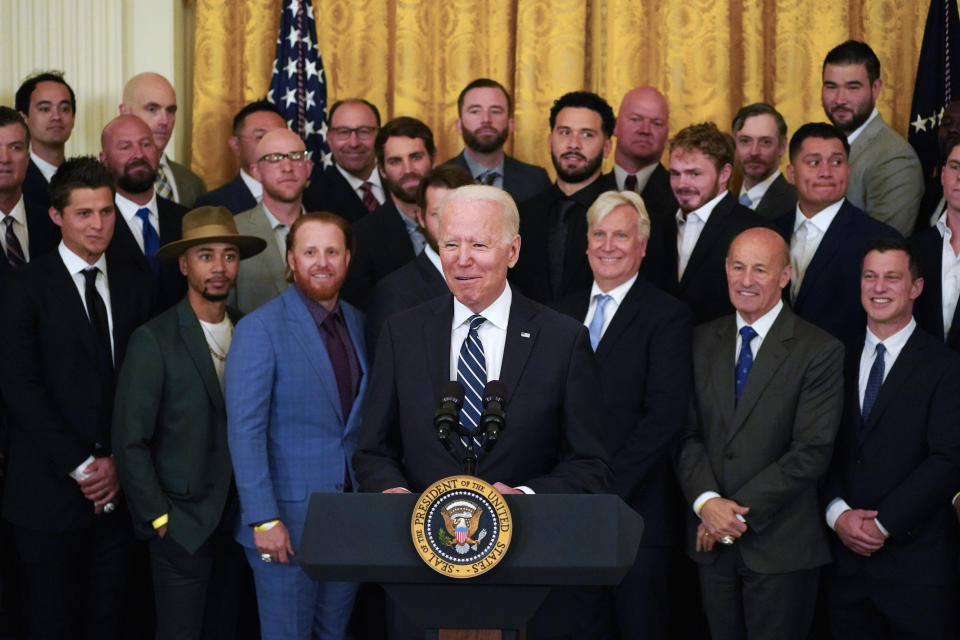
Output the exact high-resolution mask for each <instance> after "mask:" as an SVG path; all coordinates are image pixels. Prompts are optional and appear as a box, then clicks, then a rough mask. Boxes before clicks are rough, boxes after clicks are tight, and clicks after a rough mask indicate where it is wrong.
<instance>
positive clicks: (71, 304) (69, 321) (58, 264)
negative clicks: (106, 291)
mask: <svg viewBox="0 0 960 640" xmlns="http://www.w3.org/2000/svg"><path fill="white" fill-rule="evenodd" d="M49 267H50V277H49V278H46V279H45V280H46V281H47V282H48V283H49V293H50V296H51V297H52V298H53V299H56V300H62V301H63V308H64V314H65V317H64V320H65V323H64V324H65V326H72V327H76V329H77V333H78V334H79V335H80V340H81V341H82V342H83V346H84V348H85V349H86V350H87V354H88V356H89V358H90V361H91V362H93V361H94V358H95V357H96V354H97V346H96V344H95V342H94V334H93V329H92V327H91V326H90V320H89V318H87V312H86V311H85V310H84V306H83V301H82V300H81V298H80V292H79V291H77V285H76V284H75V283H74V281H73V277H72V276H71V275H70V272H69V271H67V267H66V265H65V264H64V263H63V259H62V258H61V257H60V254H59V253H55V254H54V255H51V261H50V264H49ZM112 303H113V300H112V298H111V304H112ZM114 342H116V319H114Z"/></svg>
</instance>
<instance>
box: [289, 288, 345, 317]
mask: <svg viewBox="0 0 960 640" xmlns="http://www.w3.org/2000/svg"><path fill="white" fill-rule="evenodd" d="M293 288H294V289H296V290H297V293H298V294H299V295H300V299H301V300H303V304H304V306H306V307H307V312H308V313H309V314H310V316H311V317H313V321H314V322H315V323H316V324H317V326H318V327H319V326H320V325H321V324H323V323H324V321H325V320H326V319H327V316H328V315H330V314H331V313H332V314H339V315H340V319H341V320H343V314H342V313H341V311H340V298H339V297H337V301H336V303H335V304H334V305H333V310H332V311H327V310H326V309H325V308H324V307H323V305H321V304H320V303H319V302H317V301H316V300H314V299H313V298H311V297H310V296H308V295H306V294H305V293H304V292H303V291H301V290H300V287H298V286H297V285H296V284H294V285H293Z"/></svg>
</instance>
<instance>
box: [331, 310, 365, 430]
mask: <svg viewBox="0 0 960 640" xmlns="http://www.w3.org/2000/svg"><path fill="white" fill-rule="evenodd" d="M340 308H341V309H342V310H343V317H344V319H345V320H346V324H347V333H349V334H350V343H351V344H352V345H353V350H354V352H355V353H356V354H357V364H358V366H359V367H360V381H359V384H358V385H357V398H362V397H363V392H364V389H365V388H366V386H367V378H368V377H369V375H368V372H367V347H366V343H365V342H364V340H363V336H364V333H363V317H362V316H361V315H360V313H358V312H357V311H356V310H355V309H354V308H353V307H351V306H350V305H348V304H346V303H344V302H343V301H342V300H341V301H340ZM330 368H331V369H332V368H333V364H332V363H331V365H330ZM338 394H339V390H338ZM357 398H355V399H354V400H355V402H354V407H355V408H356V404H357V403H356V399H357ZM339 400H340V396H339V395H338V396H337V401H338V403H339ZM358 415H360V412H359V411H355V410H354V409H351V410H350V415H349V416H348V417H347V424H346V427H347V428H346V430H345V432H346V431H350V430H352V429H353V428H355V426H356V423H357V420H355V419H354V416H358Z"/></svg>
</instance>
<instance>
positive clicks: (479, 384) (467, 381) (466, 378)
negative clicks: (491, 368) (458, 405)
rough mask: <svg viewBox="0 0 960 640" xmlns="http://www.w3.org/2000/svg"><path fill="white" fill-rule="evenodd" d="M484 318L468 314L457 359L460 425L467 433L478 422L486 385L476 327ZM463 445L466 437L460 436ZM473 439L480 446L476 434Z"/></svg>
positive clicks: (484, 364)
mask: <svg viewBox="0 0 960 640" xmlns="http://www.w3.org/2000/svg"><path fill="white" fill-rule="evenodd" d="M486 320H487V319H486V318H484V317H483V316H480V315H472V316H470V319H469V322H470V331H469V332H468V333H467V337H466V338H465V339H464V341H463V344H462V345H461V346H460V358H459V360H457V382H459V383H460V384H462V385H463V408H462V409H460V426H462V427H463V428H464V429H465V430H466V431H467V432H468V433H471V434H472V433H473V432H474V430H475V429H476V428H477V426H478V425H479V424H480V416H481V414H482V413H483V403H482V401H481V396H482V395H483V388H484V387H485V386H487V362H486V359H485V358H484V357H483V343H482V342H480V335H479V334H478V333H477V329H479V328H480V325H482V324H483V323H484V322H486ZM460 440H461V441H462V442H463V446H467V439H466V438H464V437H461V438H460ZM473 441H474V442H475V443H476V444H477V446H480V444H481V443H480V441H479V440H478V439H477V437H476V435H474V436H473Z"/></svg>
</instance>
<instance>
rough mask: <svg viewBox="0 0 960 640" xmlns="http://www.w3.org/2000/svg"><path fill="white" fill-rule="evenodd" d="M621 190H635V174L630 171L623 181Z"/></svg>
mask: <svg viewBox="0 0 960 640" xmlns="http://www.w3.org/2000/svg"><path fill="white" fill-rule="evenodd" d="M623 190H624V191H636V190H637V174H635V173H631V174H630V175H628V176H627V178H626V179H625V180H624V181H623Z"/></svg>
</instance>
